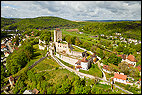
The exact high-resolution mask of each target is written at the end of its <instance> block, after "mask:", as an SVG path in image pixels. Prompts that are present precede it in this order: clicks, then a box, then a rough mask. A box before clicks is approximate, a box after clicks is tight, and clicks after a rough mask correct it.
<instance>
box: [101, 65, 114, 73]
mask: <svg viewBox="0 0 142 95" xmlns="http://www.w3.org/2000/svg"><path fill="white" fill-rule="evenodd" d="M102 70H103V71H104V72H106V73H109V74H110V73H112V72H111V71H110V69H109V66H108V65H103V68H102Z"/></svg>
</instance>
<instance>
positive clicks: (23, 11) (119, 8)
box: [1, 1, 141, 20]
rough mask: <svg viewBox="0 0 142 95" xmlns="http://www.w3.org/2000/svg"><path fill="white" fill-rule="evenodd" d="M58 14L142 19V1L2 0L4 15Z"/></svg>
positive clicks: (76, 17) (76, 18)
mask: <svg viewBox="0 0 142 95" xmlns="http://www.w3.org/2000/svg"><path fill="white" fill-rule="evenodd" d="M48 15H53V16H58V17H63V18H66V19H70V20H87V19H92V20H93V19H94V20H96V19H99V20H100V19H123V20H125V19H133V20H140V19H141V1H2V2H1V16H2V17H16V18H22V17H37V16H48Z"/></svg>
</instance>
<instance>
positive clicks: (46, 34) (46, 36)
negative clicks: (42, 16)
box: [40, 30, 51, 44]
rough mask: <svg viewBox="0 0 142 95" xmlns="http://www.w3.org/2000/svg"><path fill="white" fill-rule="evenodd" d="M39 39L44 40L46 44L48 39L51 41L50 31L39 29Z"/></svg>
mask: <svg viewBox="0 0 142 95" xmlns="http://www.w3.org/2000/svg"><path fill="white" fill-rule="evenodd" d="M40 40H42V41H45V42H46V44H48V43H49V41H51V32H50V31H47V30H44V31H41V34H40Z"/></svg>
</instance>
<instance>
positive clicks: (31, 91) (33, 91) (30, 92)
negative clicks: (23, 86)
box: [23, 88, 39, 94]
mask: <svg viewBox="0 0 142 95" xmlns="http://www.w3.org/2000/svg"><path fill="white" fill-rule="evenodd" d="M38 93H39V91H38V90H37V89H36V88H34V89H33V90H25V91H24V92H23V94H38Z"/></svg>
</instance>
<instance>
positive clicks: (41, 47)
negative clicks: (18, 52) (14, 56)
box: [38, 45, 46, 50]
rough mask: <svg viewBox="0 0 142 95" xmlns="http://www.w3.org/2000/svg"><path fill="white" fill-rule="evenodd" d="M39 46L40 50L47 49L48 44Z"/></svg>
mask: <svg viewBox="0 0 142 95" xmlns="http://www.w3.org/2000/svg"><path fill="white" fill-rule="evenodd" d="M38 46H39V49H40V50H44V49H45V47H46V45H44V47H43V46H41V45H38Z"/></svg>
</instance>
